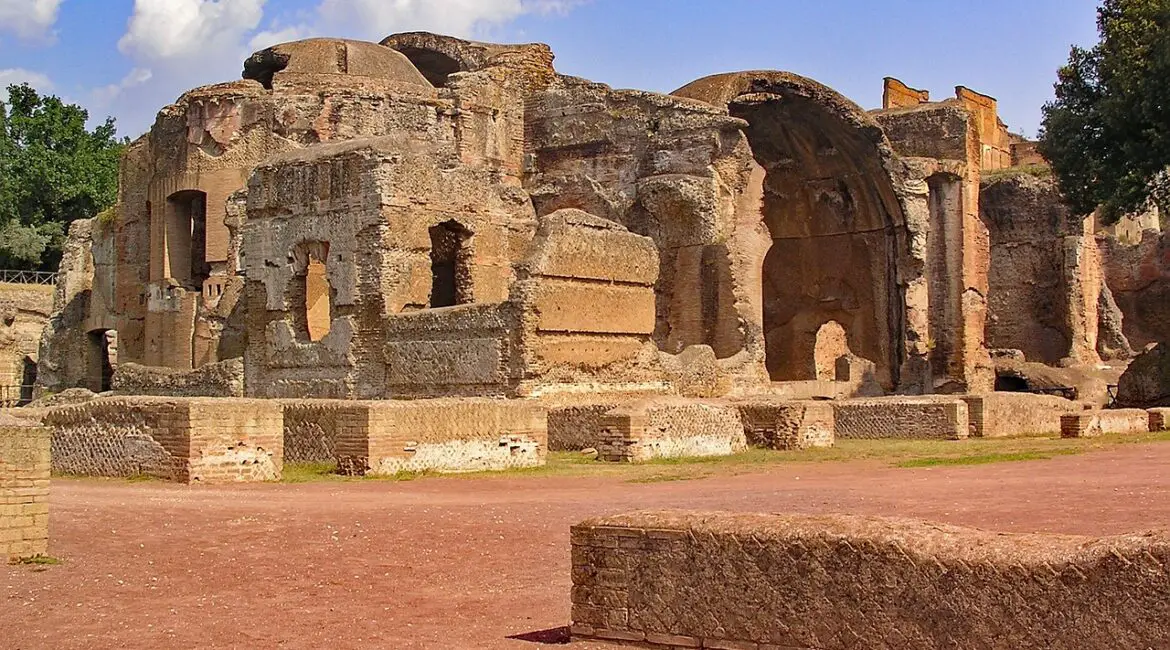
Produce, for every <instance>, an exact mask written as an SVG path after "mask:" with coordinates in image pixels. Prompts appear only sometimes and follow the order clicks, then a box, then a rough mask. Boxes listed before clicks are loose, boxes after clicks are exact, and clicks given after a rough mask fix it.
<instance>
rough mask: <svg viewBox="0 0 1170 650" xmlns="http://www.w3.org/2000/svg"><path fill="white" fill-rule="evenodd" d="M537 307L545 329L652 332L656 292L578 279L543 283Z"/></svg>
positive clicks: (541, 326) (537, 297)
mask: <svg viewBox="0 0 1170 650" xmlns="http://www.w3.org/2000/svg"><path fill="white" fill-rule="evenodd" d="M535 308H536V312H537V314H539V321H538V324H537V328H538V329H539V330H541V331H545V332H582V333H593V334H650V333H652V332H653V331H654V323H655V313H654V291H653V290H650V289H648V288H646V287H631V286H623V285H608V284H591V283H578V282H554V281H552V280H546V281H544V282H543V283H541V285H540V287H539V289H538V292H537V296H536V303H535Z"/></svg>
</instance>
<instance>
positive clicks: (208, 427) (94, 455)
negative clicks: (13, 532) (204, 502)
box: [45, 397, 284, 483]
mask: <svg viewBox="0 0 1170 650" xmlns="http://www.w3.org/2000/svg"><path fill="white" fill-rule="evenodd" d="M45 425H46V426H48V427H50V428H52V430H53V470H54V471H56V472H60V473H64V474H75V475H82V476H110V477H129V476H139V475H146V476H153V477H156V478H161V479H164V480H170V481H178V482H181V483H223V482H234V481H270V480H278V479H279V478H280V474H281V470H282V468H283V465H284V435H283V426H282V417H281V405H280V403H278V402H275V401H266V400H247V399H226V398H225V399H214V398H162V397H133V398H121V397H111V398H100V399H96V400H93V401H91V402H87V403H85V404H79V405H77V406H67V407H62V408H58V409H53V410H52V411H50V412H49V413H48V415H47V416H46V417H45Z"/></svg>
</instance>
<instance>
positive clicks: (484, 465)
mask: <svg viewBox="0 0 1170 650" xmlns="http://www.w3.org/2000/svg"><path fill="white" fill-rule="evenodd" d="M338 405H339V406H338V414H339V420H338V422H339V424H338V429H337V464H338V469H339V471H341V472H342V473H344V474H353V475H361V474H372V475H383V476H386V475H393V474H396V473H399V472H421V471H433V472H449V473H457V472H477V471H495V470H505V469H513V468H520V467H535V466H539V465H543V464H544V463H545V458H546V457H547V452H548V430H547V428H546V427H547V414H546V413H545V410H544V408H543V407H542V406H540V405H539V404H538V403H536V402H534V401H529V400H508V399H466V398H465V399H428V400H407V401H397V402H338Z"/></svg>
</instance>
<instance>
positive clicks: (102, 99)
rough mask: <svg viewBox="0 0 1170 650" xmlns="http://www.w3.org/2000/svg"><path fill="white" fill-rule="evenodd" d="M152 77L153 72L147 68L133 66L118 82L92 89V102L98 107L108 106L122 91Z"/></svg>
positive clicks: (139, 84)
mask: <svg viewBox="0 0 1170 650" xmlns="http://www.w3.org/2000/svg"><path fill="white" fill-rule="evenodd" d="M153 77H154V73H153V72H151V71H150V70H149V69H147V68H134V69H133V70H131V71H130V72H128V73H127V74H126V76H125V77H122V80H121V81H119V82H118V83H116V84H110V85H108V86H102V87H100V88H95V89H94V90H93V91H92V95H93V102H94V104H95V105H96V106H98V107H103V108H104V107H106V106H109V105H110V102H113V101H114V100H115V99H117V98H118V96H119V95H121V94H122V93H124V92H126V91H127V90H129V89H131V88H134V87H136V86H141V85H142V84H144V83H146V82H148V81H150V80H151V78H153Z"/></svg>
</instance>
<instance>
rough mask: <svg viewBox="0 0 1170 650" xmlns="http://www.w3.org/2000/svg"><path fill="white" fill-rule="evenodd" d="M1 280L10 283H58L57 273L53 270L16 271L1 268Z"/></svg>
mask: <svg viewBox="0 0 1170 650" xmlns="http://www.w3.org/2000/svg"><path fill="white" fill-rule="evenodd" d="M0 282H8V283H10V284H44V285H52V284H57V274H56V273H53V272H51V271H14V270H12V269H0Z"/></svg>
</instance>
